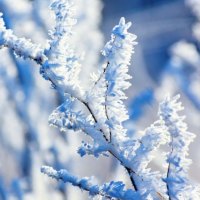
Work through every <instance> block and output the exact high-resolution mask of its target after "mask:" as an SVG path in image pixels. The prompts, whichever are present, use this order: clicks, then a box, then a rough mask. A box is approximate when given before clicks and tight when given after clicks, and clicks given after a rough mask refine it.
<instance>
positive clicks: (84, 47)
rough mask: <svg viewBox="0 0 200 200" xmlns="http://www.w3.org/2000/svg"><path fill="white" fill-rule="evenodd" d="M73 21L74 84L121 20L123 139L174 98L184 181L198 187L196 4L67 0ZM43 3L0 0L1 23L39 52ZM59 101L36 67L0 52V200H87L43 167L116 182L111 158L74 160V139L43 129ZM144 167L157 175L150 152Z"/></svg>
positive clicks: (119, 172)
mask: <svg viewBox="0 0 200 200" xmlns="http://www.w3.org/2000/svg"><path fill="white" fill-rule="evenodd" d="M74 1H75V5H76V9H77V18H78V23H77V25H76V27H75V30H74V32H75V33H74V36H73V43H74V46H75V48H76V49H77V53H78V54H80V55H81V56H82V57H83V58H84V59H83V60H82V65H83V70H82V73H81V79H82V82H83V84H84V85H85V87H87V86H88V84H89V81H88V80H89V74H90V72H91V71H94V72H97V70H98V68H99V67H101V64H102V58H101V55H100V51H101V49H102V48H103V46H104V44H105V43H106V41H108V40H109V39H110V33H111V30H112V27H113V26H115V25H116V24H117V23H118V21H119V19H120V17H121V16H124V17H125V18H126V20H127V21H131V22H132V23H133V26H132V27H131V30H130V32H133V33H134V34H136V35H137V36H138V39H137V41H138V45H137V46H136V47H135V54H134V55H133V59H132V64H131V66H130V74H131V75H132V77H133V79H132V80H131V82H132V87H131V88H130V89H129V90H128V91H127V95H128V97H129V98H128V100H127V101H126V105H127V107H128V110H129V114H130V120H128V121H127V123H126V126H127V127H128V130H129V132H128V134H130V136H131V135H132V136H134V134H137V133H138V131H140V130H144V129H145V128H146V127H147V126H149V125H150V124H151V123H153V122H154V121H155V120H156V119H157V112H158V105H159V102H160V101H162V100H163V99H164V98H165V96H166V95H167V94H170V95H175V94H178V93H180V94H181V101H182V102H183V105H184V107H185V110H184V111H183V114H184V115H186V116H187V118H186V122H187V124H188V128H189V131H190V132H194V133H195V134H196V136H197V137H196V139H195V141H194V143H192V144H191V150H190V158H191V159H192V160H193V164H192V165H191V170H190V177H191V179H192V180H193V181H194V182H200V174H199V172H198V171H199V168H200V155H199V153H198V152H199V151H200V145H199V143H200V136H199V130H200V1H199V0H74ZM49 4H50V0H42V1H41V0H17V1H14V0H0V11H1V12H2V13H3V14H4V15H3V18H4V20H5V22H6V26H7V27H8V28H11V29H13V30H14V32H15V34H17V35H18V36H20V37H26V38H31V39H32V40H33V41H34V42H36V43H39V44H41V46H42V47H44V48H45V46H46V45H47V42H48V31H49V30H51V29H53V26H54V23H55V22H54V18H53V14H52V13H51V11H50V10H49ZM62 100H63V99H62V98H61V97H60V96H59V95H58V94H57V93H56V91H54V90H53V89H51V86H50V84H49V83H48V82H47V81H45V80H43V79H42V78H41V75H40V74H39V66H37V65H36V64H35V63H33V62H32V61H28V60H26V61H24V60H22V59H20V58H16V57H15V56H14V55H13V53H12V52H11V51H9V50H7V49H1V51H0V200H10V199H11V200H12V199H14V200H15V199H16V200H22V199H25V200H29V199H30V200H32V199H34V200H35V199H37V200H46V199H55V200H66V199H73V200H76V199H77V200H78V199H89V197H88V196H87V194H85V193H84V192H82V191H80V190H78V189H76V188H74V187H72V186H68V185H66V184H62V183H60V182H59V183H58V182H56V181H53V180H51V179H49V178H47V177H44V176H43V175H42V174H41V173H40V167H41V166H42V165H44V164H47V165H50V166H53V167H55V168H57V169H61V168H64V169H68V170H69V171H70V172H73V173H76V174H77V175H79V176H92V175H94V176H95V177H97V178H98V180H97V181H98V182H99V183H100V184H101V183H103V182H105V181H109V180H123V181H125V182H126V183H127V185H128V184H129V182H128V180H127V174H126V172H125V171H123V169H122V168H121V167H120V165H119V163H118V162H117V161H116V160H114V159H113V158H99V159H96V158H93V157H86V158H80V156H79V155H78V154H77V149H78V147H79V146H80V145H81V141H82V140H83V138H82V135H81V134H77V133H73V132H69V133H67V134H63V133H59V131H58V130H57V129H55V128H53V127H49V125H48V116H49V115H50V114H51V112H52V111H53V110H54V109H55V108H56V107H57V106H58V105H59V104H61V102H62ZM155 156H156V160H155V162H154V163H152V166H153V167H154V168H156V169H160V170H161V171H163V172H164V168H163V167H162V165H163V164H164V159H163V158H162V156H161V153H160V152H158V153H157V154H156V155H155Z"/></svg>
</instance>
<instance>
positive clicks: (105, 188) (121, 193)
mask: <svg viewBox="0 0 200 200" xmlns="http://www.w3.org/2000/svg"><path fill="white" fill-rule="evenodd" d="M41 172H42V173H43V174H46V175H48V176H49V177H51V178H54V179H56V180H62V181H64V182H65V183H71V184H72V185H73V186H76V187H79V188H80V189H82V190H85V191H88V192H89V194H90V195H91V196H96V195H101V196H104V197H106V198H108V199H113V198H116V199H121V200H135V199H137V200H140V199H141V197H140V195H139V193H137V192H135V191H133V190H131V189H128V190H125V189H124V187H125V185H124V184H123V183H122V182H114V181H112V182H110V183H105V184H103V185H102V186H98V185H96V184H94V183H93V182H92V179H91V178H88V177H85V178H81V179H80V178H78V177H76V176H74V175H72V174H70V173H69V172H68V171H67V170H59V171H56V170H55V169H53V168H52V167H48V166H43V167H42V168H41Z"/></svg>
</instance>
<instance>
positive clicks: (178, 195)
mask: <svg viewBox="0 0 200 200" xmlns="http://www.w3.org/2000/svg"><path fill="white" fill-rule="evenodd" d="M179 98H180V96H179V95H177V96H175V97H174V98H172V99H171V98H169V97H168V98H166V100H165V101H164V102H162V103H161V104H160V112H159V114H160V116H161V118H162V119H163V121H164V122H165V125H166V127H167V129H168V132H169V134H170V137H171V142H170V143H169V145H170V148H171V151H170V153H169V154H168V156H167V163H168V171H167V176H166V178H165V179H164V181H165V182H166V184H167V190H168V195H169V199H198V198H197V197H198V196H197V195H198V192H197V187H195V186H193V185H192V184H191V183H190V181H189V180H188V169H189V165H190V164H191V160H190V159H188V158H187V156H188V150H189V145H190V143H191V142H192V141H193V139H194V138H195V135H194V134H193V133H190V132H188V131H187V125H186V123H185V122H184V119H185V117H184V116H180V115H179V114H178V112H180V111H181V110H183V107H182V105H181V103H180V102H179V101H178V100H179Z"/></svg>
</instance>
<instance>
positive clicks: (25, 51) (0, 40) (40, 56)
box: [0, 13, 46, 64]
mask: <svg viewBox="0 0 200 200" xmlns="http://www.w3.org/2000/svg"><path fill="white" fill-rule="evenodd" d="M2 16H3V15H2V13H0V47H8V48H9V49H11V50H13V51H14V53H15V55H16V56H19V57H22V58H24V59H27V58H29V59H32V60H34V61H36V62H37V63H38V64H43V63H44V61H45V60H46V56H45V55H44V49H42V48H41V47H40V45H36V44H34V43H32V42H31V40H28V39H25V38H18V37H17V36H15V35H14V34H13V31H12V30H10V29H6V27H5V23H4V21H3V18H2Z"/></svg>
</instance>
